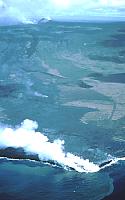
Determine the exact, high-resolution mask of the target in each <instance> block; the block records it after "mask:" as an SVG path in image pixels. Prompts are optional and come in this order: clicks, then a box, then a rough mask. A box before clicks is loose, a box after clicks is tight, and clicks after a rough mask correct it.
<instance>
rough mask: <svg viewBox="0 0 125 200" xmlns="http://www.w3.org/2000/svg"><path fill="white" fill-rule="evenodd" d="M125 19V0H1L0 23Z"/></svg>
mask: <svg viewBox="0 0 125 200" xmlns="http://www.w3.org/2000/svg"><path fill="white" fill-rule="evenodd" d="M48 16H49V17H50V18H58V17H62V18H63V17H64V18H66V17H78V16H79V17H80V18H81V17H82V18H83V19H84V17H85V16H90V17H91V16H106V17H109V16H110V17H118V18H119V17H123V18H125V1H124V0H36V1H34V0H25V1H24V0H18V1H14V0H0V23H20V22H21V23H37V22H38V21H39V20H40V19H41V18H43V17H47V18H48Z"/></svg>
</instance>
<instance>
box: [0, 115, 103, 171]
mask: <svg viewBox="0 0 125 200" xmlns="http://www.w3.org/2000/svg"><path fill="white" fill-rule="evenodd" d="M37 128H38V124H37V123H36V122H34V121H32V120H29V119H26V120H24V122H23V123H22V124H21V126H20V127H19V128H15V129H12V128H4V129H1V133H0V147H1V149H6V148H8V147H13V148H15V149H16V148H23V149H24V151H25V153H26V154H28V155H29V154H31V155H34V154H36V155H38V158H39V160H40V161H44V162H45V161H46V162H47V161H48V162H49V161H52V162H54V163H55V164H59V165H61V166H62V167H64V168H65V167H69V168H72V169H74V170H76V171H78V172H97V171H99V170H100V168H99V166H98V165H95V164H93V163H92V162H89V160H84V159H82V158H80V157H78V156H76V155H73V154H72V153H65V150H64V141H62V140H59V139H58V140H54V141H53V142H50V141H49V139H48V137H47V136H45V135H43V134H42V133H40V132H37V131H35V130H36V129H37Z"/></svg>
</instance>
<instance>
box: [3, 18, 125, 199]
mask: <svg viewBox="0 0 125 200" xmlns="http://www.w3.org/2000/svg"><path fill="white" fill-rule="evenodd" d="M124 25H125V24H124V22H119V23H111V22H110V23H104V22H103V23H94V22H93V23H90V22H88V23H87V22H86V23H85V22H84V23H83V22H82V23H80V22H74V23H71V22H65V23H64V22H53V21H52V22H48V23H43V24H37V25H13V26H1V27H0V122H1V125H0V127H1V128H0V146H1V150H0V156H1V157H5V156H3V154H2V150H3V149H6V148H8V147H13V148H23V150H24V152H25V153H26V155H27V154H28V155H31V154H33V155H34V154H35V155H36V154H37V156H38V157H39V159H40V161H38V162H34V161H30V160H25V159H23V160H14V159H11V160H8V159H6V158H1V160H0V199H2V200H4V199H5V200H12V199H15V200H29V199H35V200H40V199H54V200H56V199H58V200H59V199H60V200H61V199H66V200H70V199H72V200H73V199H74V200H77V199H78V200H81V199H82V200H100V199H103V198H104V197H105V196H108V195H109V194H111V193H112V192H113V189H114V186H113V181H114V180H116V179H117V178H118V177H122V176H124V168H125V166H124V160H125V158H124V155H125V151H124V143H125V136H124V133H125V111H124V107H125V67H124V64H125V29H124ZM26 119H27V120H26ZM37 123H38V127H37ZM11 150H12V149H10V154H9V156H10V157H11V158H12V157H13V152H12V151H11ZM24 152H23V153H24ZM4 153H5V152H4ZM21 153H22V151H21ZM21 153H20V151H19V154H18V158H20V157H21ZM9 156H8V157H9ZM14 158H15V157H14ZM109 160H112V161H111V163H109V165H108V164H106V167H101V168H100V167H99V166H100V165H101V164H102V163H105V162H107V161H109ZM121 172H122V173H121Z"/></svg>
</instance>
